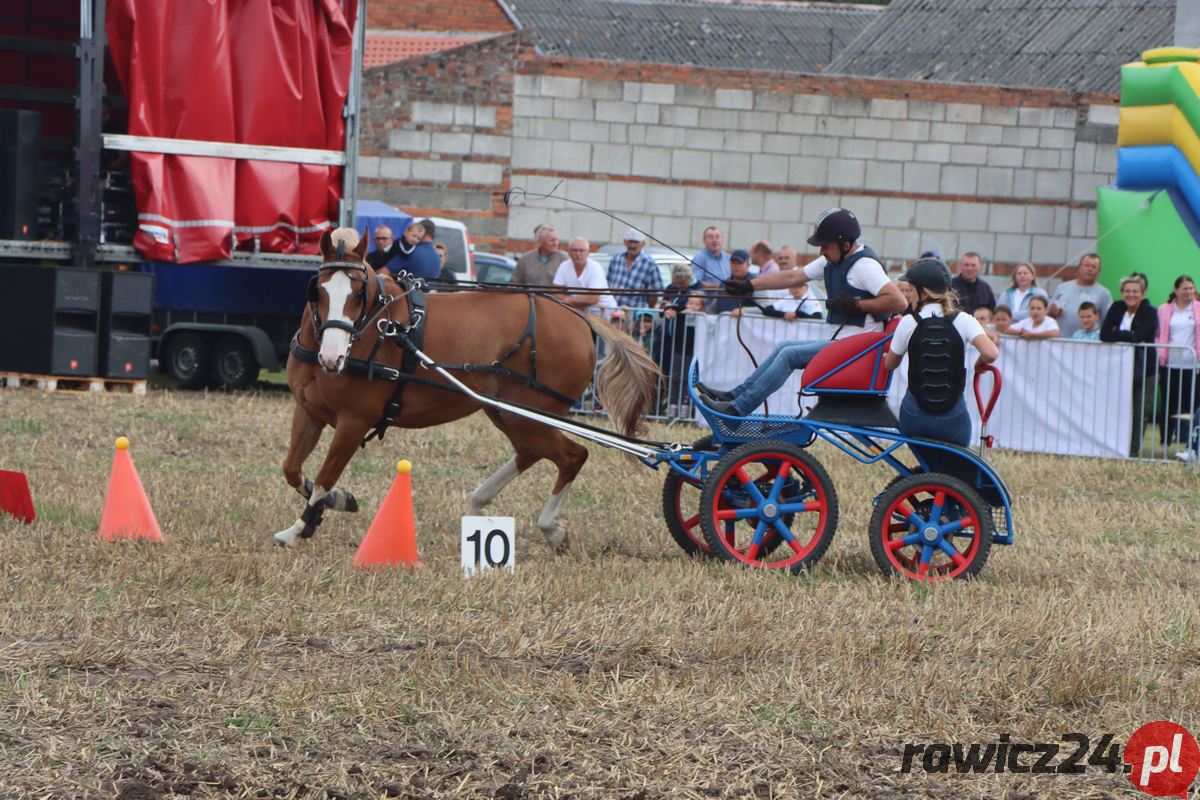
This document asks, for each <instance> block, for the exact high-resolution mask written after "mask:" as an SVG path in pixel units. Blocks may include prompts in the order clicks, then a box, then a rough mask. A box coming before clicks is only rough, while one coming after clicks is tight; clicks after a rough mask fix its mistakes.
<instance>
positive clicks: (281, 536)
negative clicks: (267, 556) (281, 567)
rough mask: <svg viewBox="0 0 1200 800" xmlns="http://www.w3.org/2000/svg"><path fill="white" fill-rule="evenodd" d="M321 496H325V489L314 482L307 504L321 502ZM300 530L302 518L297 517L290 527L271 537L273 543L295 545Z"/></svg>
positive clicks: (302, 524) (287, 545) (302, 528)
mask: <svg viewBox="0 0 1200 800" xmlns="http://www.w3.org/2000/svg"><path fill="white" fill-rule="evenodd" d="M323 497H325V490H324V489H322V488H321V487H320V486H318V485H316V484H314V485H313V493H312V497H310V498H308V504H309V505H310V506H315V505H316V504H317V503H320V502H321V499H322V498H323ZM302 530H304V520H302V519H297V520H296V521H295V522H293V523H292V525H291V527H290V528H284V529H283V530H281V531H279V532H278V533H276V534H275V535H274V536H272V537H271V538H272V539H274V540H275V544H279V545H283V546H284V547H295V546H296V537H297V536H299V535H300V532H301V531H302Z"/></svg>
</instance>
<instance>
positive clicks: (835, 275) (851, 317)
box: [825, 245, 882, 328]
mask: <svg viewBox="0 0 1200 800" xmlns="http://www.w3.org/2000/svg"><path fill="white" fill-rule="evenodd" d="M860 258H873V259H875V260H876V261H879V256H877V255H875V251H874V250H872V249H871V248H869V247H867V246H865V245H864V246H863V247H862V249H861V250H856V251H854V252H853V253H851V254H850V255H848V256H846V257H845V258H844V259H842V262H841V263H840V264H830V263H828V262H826V263H825V293H826V294H827V295H829V297H831V298H833V297H837V296H838V295H839V294H848V295H850V296H851V297H857V298H860V299H862V300H870V299H871V298H872V297H874V296H875V295H873V294H871V293H870V292H868V291H867V290H865V289H855V288H854V287H853V286H851V285H850V278H849V275H850V268H851V267H853V266H854V265H855V263H857V262H858V260H859V259H860ZM881 263H882V262H881ZM829 322H830V323H832V324H834V325H854V326H855V327H858V328H862V327H864V326H865V325H866V324H867V315H866V313H865V312H860V313H858V314H843V313H842V312H841V311H838V310H837V309H830V311H829Z"/></svg>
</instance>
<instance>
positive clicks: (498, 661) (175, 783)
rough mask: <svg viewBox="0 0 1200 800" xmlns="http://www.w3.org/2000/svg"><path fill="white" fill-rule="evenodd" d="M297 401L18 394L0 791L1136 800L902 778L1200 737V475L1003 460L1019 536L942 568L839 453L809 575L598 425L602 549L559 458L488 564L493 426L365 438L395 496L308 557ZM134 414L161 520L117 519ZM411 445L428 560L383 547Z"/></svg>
mask: <svg viewBox="0 0 1200 800" xmlns="http://www.w3.org/2000/svg"><path fill="white" fill-rule="evenodd" d="M290 415H291V400H290V397H289V396H288V395H286V394H284V393H281V392H267V393H264V394H242V395H230V396H227V395H204V394H182V393H174V392H169V391H152V392H151V393H150V395H149V396H147V397H145V398H140V399H139V398H132V397H77V396H70V395H62V394H56V395H45V394H41V393H38V392H36V391H34V390H28V389H21V390H8V391H4V392H2V393H0V454H2V455H0V468H3V469H16V470H23V471H25V472H26V473H27V474H28V476H29V480H30V483H31V485H32V488H33V493H34V499H35V502H36V504H37V509H38V514H39V518H38V520H37V522H36V523H35V524H33V525H29V526H27V525H24V524H21V523H19V522H16V521H14V520H12V519H10V518H8V517H4V518H3V519H0V569H2V570H3V581H2V582H0V670H2V671H3V680H2V682H0V693H2V697H0V708H2V711H3V718H4V720H5V722H4V724H3V725H2V726H0V796H3V797H54V798H62V797H113V796H119V797H124V798H159V797H182V796H189V797H218V796H219V797H225V796H231V797H362V798H373V797H412V798H426V797H498V798H521V797H527V798H553V797H572V798H639V799H647V798H693V797H694V798H701V797H708V798H711V797H754V798H768V797H778V798H795V797H881V798H882V797H889V798H890V797H938V798H960V797H1013V798H1016V797H1022V798H1024V797H1029V798H1035V797H1036V798H1041V797H1046V798H1050V797H1054V798H1059V797H1091V798H1098V797H1138V796H1144V795H1141V794H1140V793H1139V792H1137V791H1135V790H1134V789H1133V788H1132V786H1131V785H1130V783H1129V781H1128V780H1127V779H1126V778H1125V776H1123V775H1121V774H1110V773H1109V772H1106V771H1104V769H1103V768H1101V767H1097V766H1092V767H1089V768H1088V769H1087V771H1086V772H1085V773H1084V774H1074V775H1014V774H1009V773H1007V772H1005V773H1003V774H995V773H994V772H989V773H986V774H966V775H958V774H955V773H954V771H953V769H952V770H951V772H950V773H949V774H932V775H931V774H925V772H924V770H922V769H921V768H920V758H919V757H918V759H917V766H918V768H917V769H916V770H915V771H914V772H912V773H911V774H902V773H901V772H900V766H901V754H902V751H903V749H904V745H905V743H909V742H915V743H933V742H947V743H952V742H962V743H967V744H969V743H973V742H996V741H998V739H999V737H1000V736H1001V735H1003V734H1008V735H1009V737H1010V738H1011V740H1012V741H1014V742H1015V741H1023V742H1043V741H1049V742H1056V741H1059V737H1060V736H1061V735H1062V734H1063V733H1066V732H1080V733H1083V734H1086V735H1087V736H1089V737H1091V739H1092V741H1093V742H1095V741H1096V740H1097V739H1098V738H1099V737H1100V736H1101V735H1102V734H1104V733H1112V734H1114V735H1115V737H1116V739H1115V740H1116V741H1118V742H1122V743H1123V742H1124V741H1125V740H1126V739H1127V738H1128V736H1129V735H1130V734H1131V733H1132V732H1133V731H1134V730H1135V729H1136V728H1137V727H1138V726H1140V725H1142V724H1143V723H1146V722H1150V721H1153V720H1156V719H1173V720H1175V721H1177V722H1180V723H1182V724H1184V725H1188V726H1190V727H1191V729H1192V730H1193V732H1197V727H1196V726H1197V724H1198V723H1200V611H1198V608H1197V596H1198V594H1200V532H1198V530H1197V528H1198V527H1200V526H1198V522H1200V472H1197V471H1196V470H1190V469H1187V468H1183V467H1181V466H1180V465H1178V464H1170V465H1166V464H1164V465H1153V464H1126V463H1119V462H1112V461H1101V460H1073V459H1064V458H1053V457H1033V456H1023V455H1014V454H1006V453H999V454H997V455H996V456H995V457H994V460H995V461H996V463H997V464H998V465H999V467H1000V470H1001V472H1002V473H1003V474H1004V475H1005V476H1006V477H1007V479H1008V481H1009V484H1010V486H1011V487H1012V488H1013V490H1014V493H1015V495H1016V497H1017V499H1018V506H1017V515H1018V523H1019V525H1018V530H1017V541H1016V544H1015V545H1014V546H1013V547H1009V548H1005V547H996V548H994V549H993V551H992V556H991V559H990V560H989V562H988V564H987V566H986V567H985V568H984V571H983V574H982V576H981V578H980V579H979V580H976V581H973V582H970V583H956V584H953V585H937V586H933V587H924V586H916V585H911V584H906V583H900V582H889V581H887V580H885V579H883V578H882V577H881V576H880V574H879V573H878V572H877V569H876V567H875V565H874V562H873V561H872V559H871V556H870V552H869V550H868V546H867V541H866V534H865V530H866V525H867V520H868V516H869V503H870V498H871V497H872V496H873V495H874V494H876V493H877V492H878V491H879V490H880V489H881V488H882V487H883V485H884V483H885V482H886V480H887V478H888V475H886V474H885V473H883V472H881V471H876V470H873V469H870V468H865V467H861V466H858V465H856V464H854V463H852V462H850V461H849V460H848V459H847V458H845V457H842V456H839V455H836V454H835V453H833V452H831V451H830V450H829V449H828V448H824V447H821V446H817V447H816V448H814V451H815V452H816V453H817V454H818V455H819V456H821V457H822V460H823V461H824V462H825V463H826V465H827V466H828V467H829V469H830V471H831V473H832V474H833V477H834V480H835V482H836V484H837V487H838V493H839V495H840V497H841V502H842V515H841V524H840V527H839V532H838V535H837V538H836V540H835V541H834V544H833V546H832V548H831V549H830V551H829V554H828V555H827V556H826V557H825V559H824V560H823V561H822V562H821V563H820V564H819V565H818V567H817V568H816V569H815V570H814V571H813V572H812V573H811V574H809V575H806V576H801V577H793V576H789V575H777V574H762V573H756V572H748V571H744V570H741V569H737V568H733V567H728V566H723V565H720V564H715V563H712V562H705V561H695V560H690V559H688V558H686V557H684V556H683V554H682V553H681V551H679V550H678V548H677V547H676V546H675V544H674V543H673V542H672V541H671V539H670V537H669V535H668V534H667V532H666V530H665V528H664V525H663V521H662V519H661V516H660V512H659V491H660V487H661V483H662V479H661V476H660V475H657V474H655V473H653V472H651V471H649V470H647V469H645V468H644V467H641V466H639V465H636V464H631V463H630V462H629V461H628V460H627V459H625V458H623V457H621V456H619V455H618V454H615V453H613V452H611V451H605V450H603V449H601V448H598V447H593V448H592V457H591V460H590V461H589V463H588V465H587V467H586V468H585V470H584V472H583V474H582V475H581V477H580V480H579V481H578V482H577V483H576V487H575V488H576V491H575V494H574V495H573V497H572V498H571V503H570V505H569V507H568V510H567V513H566V515H565V520H566V522H567V524H568V525H569V527H570V529H571V532H572V537H573V543H574V544H573V550H572V552H571V553H570V554H568V555H565V556H561V557H557V558H556V557H553V556H551V555H550V554H549V553H548V552H547V550H546V548H545V546H544V544H543V542H542V539H541V535H540V533H539V532H538V531H537V530H536V528H535V527H534V524H533V523H534V518H535V516H536V513H537V510H538V509H539V508H540V507H541V504H542V502H543V501H544V499H545V495H546V493H547V492H548V491H549V488H550V486H551V483H552V480H553V478H552V471H551V469H550V468H549V467H548V466H544V465H539V467H538V468H536V469H534V470H533V471H532V473H531V474H528V475H526V476H524V477H523V478H522V479H521V480H519V481H517V482H516V483H514V484H513V485H512V486H510V487H509V489H508V490H507V492H506V493H505V494H503V495H501V497H500V499H499V500H498V502H497V503H496V505H494V506H493V507H492V509H491V512H492V513H495V514H504V515H512V516H515V517H516V518H517V522H518V538H519V543H518V550H517V554H518V566H517V571H516V574H515V575H513V576H508V575H498V576H495V577H487V578H484V579H476V580H471V581H466V580H464V579H463V578H462V576H461V573H460V571H459V567H458V561H459V554H458V537H459V527H460V523H459V516H460V515H461V514H462V513H463V512H464V511H465V508H466V504H467V497H468V494H469V492H470V491H471V490H472V489H473V488H474V487H475V485H476V484H477V483H478V482H479V481H480V480H481V479H482V478H484V477H485V476H487V475H488V474H489V473H490V472H491V471H492V470H494V469H495V468H496V467H497V466H499V465H500V464H501V463H502V462H503V461H505V460H506V459H507V458H508V457H509V452H508V450H507V445H506V443H505V441H504V440H503V438H502V437H501V436H500V435H499V434H498V433H496V432H495V431H494V430H493V429H492V428H491V427H490V425H488V423H487V421H486V419H485V418H483V417H482V416H481V415H477V416H476V417H473V418H471V419H469V420H467V421H464V422H461V423H459V424H457V425H453V426H447V427H442V428H437V429H431V430H426V431H416V432H408V431H392V432H391V433H389V434H388V436H387V439H386V440H385V442H384V444H383V445H382V446H379V445H377V444H376V445H372V446H371V447H370V448H368V449H367V450H365V451H362V452H360V454H359V455H358V456H357V457H356V459H355V460H354V461H353V462H352V464H351V466H350V468H349V469H348V470H347V474H346V475H345V476H344V479H343V482H342V483H343V485H344V486H346V487H347V488H349V489H351V490H352V491H354V492H355V493H357V494H358V496H359V498H360V501H362V502H363V506H364V508H363V511H362V512H360V513H359V514H357V515H338V514H333V513H331V514H328V515H327V516H326V522H325V524H324V526H323V527H322V528H321V529H320V530H319V531H318V533H317V536H316V538H315V539H313V540H311V541H309V542H307V543H305V544H304V545H303V546H301V547H299V548H297V549H296V550H294V551H285V550H281V549H278V548H274V547H272V546H270V536H271V534H272V533H273V532H274V531H276V530H279V529H280V528H283V527H286V526H287V525H288V524H290V523H291V522H292V520H293V519H294V518H295V516H296V514H297V513H298V512H299V510H300V502H301V501H300V499H299V497H298V496H297V495H296V494H295V493H294V492H292V490H291V489H290V488H288V487H287V486H286V484H285V483H284V482H283V479H282V476H281V475H280V472H279V464H280V462H281V461H282V459H283V455H284V452H285V449H286V444H287V441H286V437H287V430H288V425H289V421H290ZM120 434H124V435H127V436H129V437H130V439H131V440H132V443H133V445H132V448H131V453H132V455H133V459H134V462H135V463H136V465H137V467H138V470H139V471H140V473H141V476H142V480H143V482H144V485H145V487H146V491H147V493H148V495H149V497H150V499H151V501H152V502H153V504H154V507H155V510H156V512H157V515H158V520H159V522H160V524H161V526H162V528H163V531H164V534H165V536H166V538H167V542H166V543H165V544H164V545H162V546H152V545H142V544H117V545H111V544H106V543H104V542H102V541H98V539H97V537H96V535H95V532H96V530H97V526H98V522H99V517H100V512H101V508H102V503H103V495H104V489H105V484H106V480H107V474H108V470H109V466H110V464H111V460H112V444H113V439H114V438H115V437H116V436H117V435H120ZM654 434H655V435H656V436H660V437H663V438H676V437H683V438H686V439H692V438H694V437H695V436H697V435H699V433H698V432H697V431H695V430H691V429H680V428H674V429H669V430H668V429H666V428H659V429H656V430H655V431H654ZM324 442H325V443H327V442H328V434H327V435H326V438H325V440H324ZM323 452H324V444H323V445H322V446H321V447H320V448H319V449H318V453H317V455H318V456H319V455H321V454H323ZM402 457H403V458H409V459H411V460H412V462H413V464H414V471H413V485H414V491H415V508H416V518H417V524H418V534H419V543H420V550H421V558H422V560H423V561H424V563H425V565H426V567H425V569H424V570H423V571H421V572H420V573H418V574H416V575H409V574H405V573H403V572H388V573H382V574H376V573H364V572H361V571H358V570H355V569H354V568H353V566H352V564H351V558H352V555H353V553H354V549H355V547H356V546H357V544H358V541H359V539H360V538H361V536H362V535H363V533H365V531H366V529H367V526H368V524H369V521H370V519H371V515H372V513H373V512H374V510H375V508H376V507H377V506H378V503H379V502H380V501H381V499H382V497H383V494H384V492H385V491H386V488H387V486H388V485H389V483H390V481H391V478H392V475H393V469H394V465H395V463H396V461H397V459H399V458H402ZM310 466H311V468H310V470H309V471H308V472H309V474H310V475H311V474H313V473H314V472H315V462H313V463H312V464H311V465H310ZM1059 760H1061V757H1060V759H1059ZM1085 763H1086V761H1085Z"/></svg>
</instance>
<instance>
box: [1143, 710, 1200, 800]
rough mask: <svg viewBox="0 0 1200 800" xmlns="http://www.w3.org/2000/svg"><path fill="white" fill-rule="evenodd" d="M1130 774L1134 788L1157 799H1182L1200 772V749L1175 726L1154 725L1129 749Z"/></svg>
mask: <svg viewBox="0 0 1200 800" xmlns="http://www.w3.org/2000/svg"><path fill="white" fill-rule="evenodd" d="M1124 761H1125V763H1126V764H1128V765H1129V766H1128V767H1126V768H1125V769H1126V772H1128V773H1129V780H1130V782H1132V783H1133V785H1134V786H1136V787H1137V788H1139V789H1141V790H1142V791H1143V792H1145V793H1146V794H1150V795H1154V796H1155V797H1182V798H1184V800H1187V795H1188V789H1189V788H1190V787H1191V785H1192V781H1194V780H1196V773H1197V772H1200V746H1198V745H1197V744H1196V739H1195V737H1193V736H1192V734H1191V733H1189V732H1188V729H1187V728H1185V727H1183V726H1182V725H1177V724H1175V723H1174V722H1166V721H1159V722H1150V723H1147V724H1145V725H1143V726H1142V727H1140V728H1138V729H1137V730H1136V731H1134V732H1133V736H1130V737H1129V743H1128V744H1127V745H1125V759H1124Z"/></svg>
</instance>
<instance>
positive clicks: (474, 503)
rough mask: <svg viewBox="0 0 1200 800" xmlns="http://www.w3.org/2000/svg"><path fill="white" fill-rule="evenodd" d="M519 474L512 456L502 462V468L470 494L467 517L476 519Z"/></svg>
mask: <svg viewBox="0 0 1200 800" xmlns="http://www.w3.org/2000/svg"><path fill="white" fill-rule="evenodd" d="M520 474H521V471H520V470H519V469H517V457H516V456H513V457H512V458H510V459H509V460H508V461H506V462H504V466H502V467H500V469H498V470H496V471H495V472H493V473H492V474H491V476H490V477H488V479H487V480H485V481H484V482H483V483H481V484H479V486H478V487H477V488H476V489H475V491H474V492H472V493H471V505H470V506H469V507H468V508H467V516H471V517H476V516H479V513H480V512H481V511H483V509H484V508H485V507H487V506H488V505H490V504H491V502H492V501H493V500H495V499H496V495H498V494H500V492H502V491H504V487H505V486H508V485H509V484H510V483H512V482H513V479H514V478H516V477H517V476H518V475H520Z"/></svg>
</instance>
